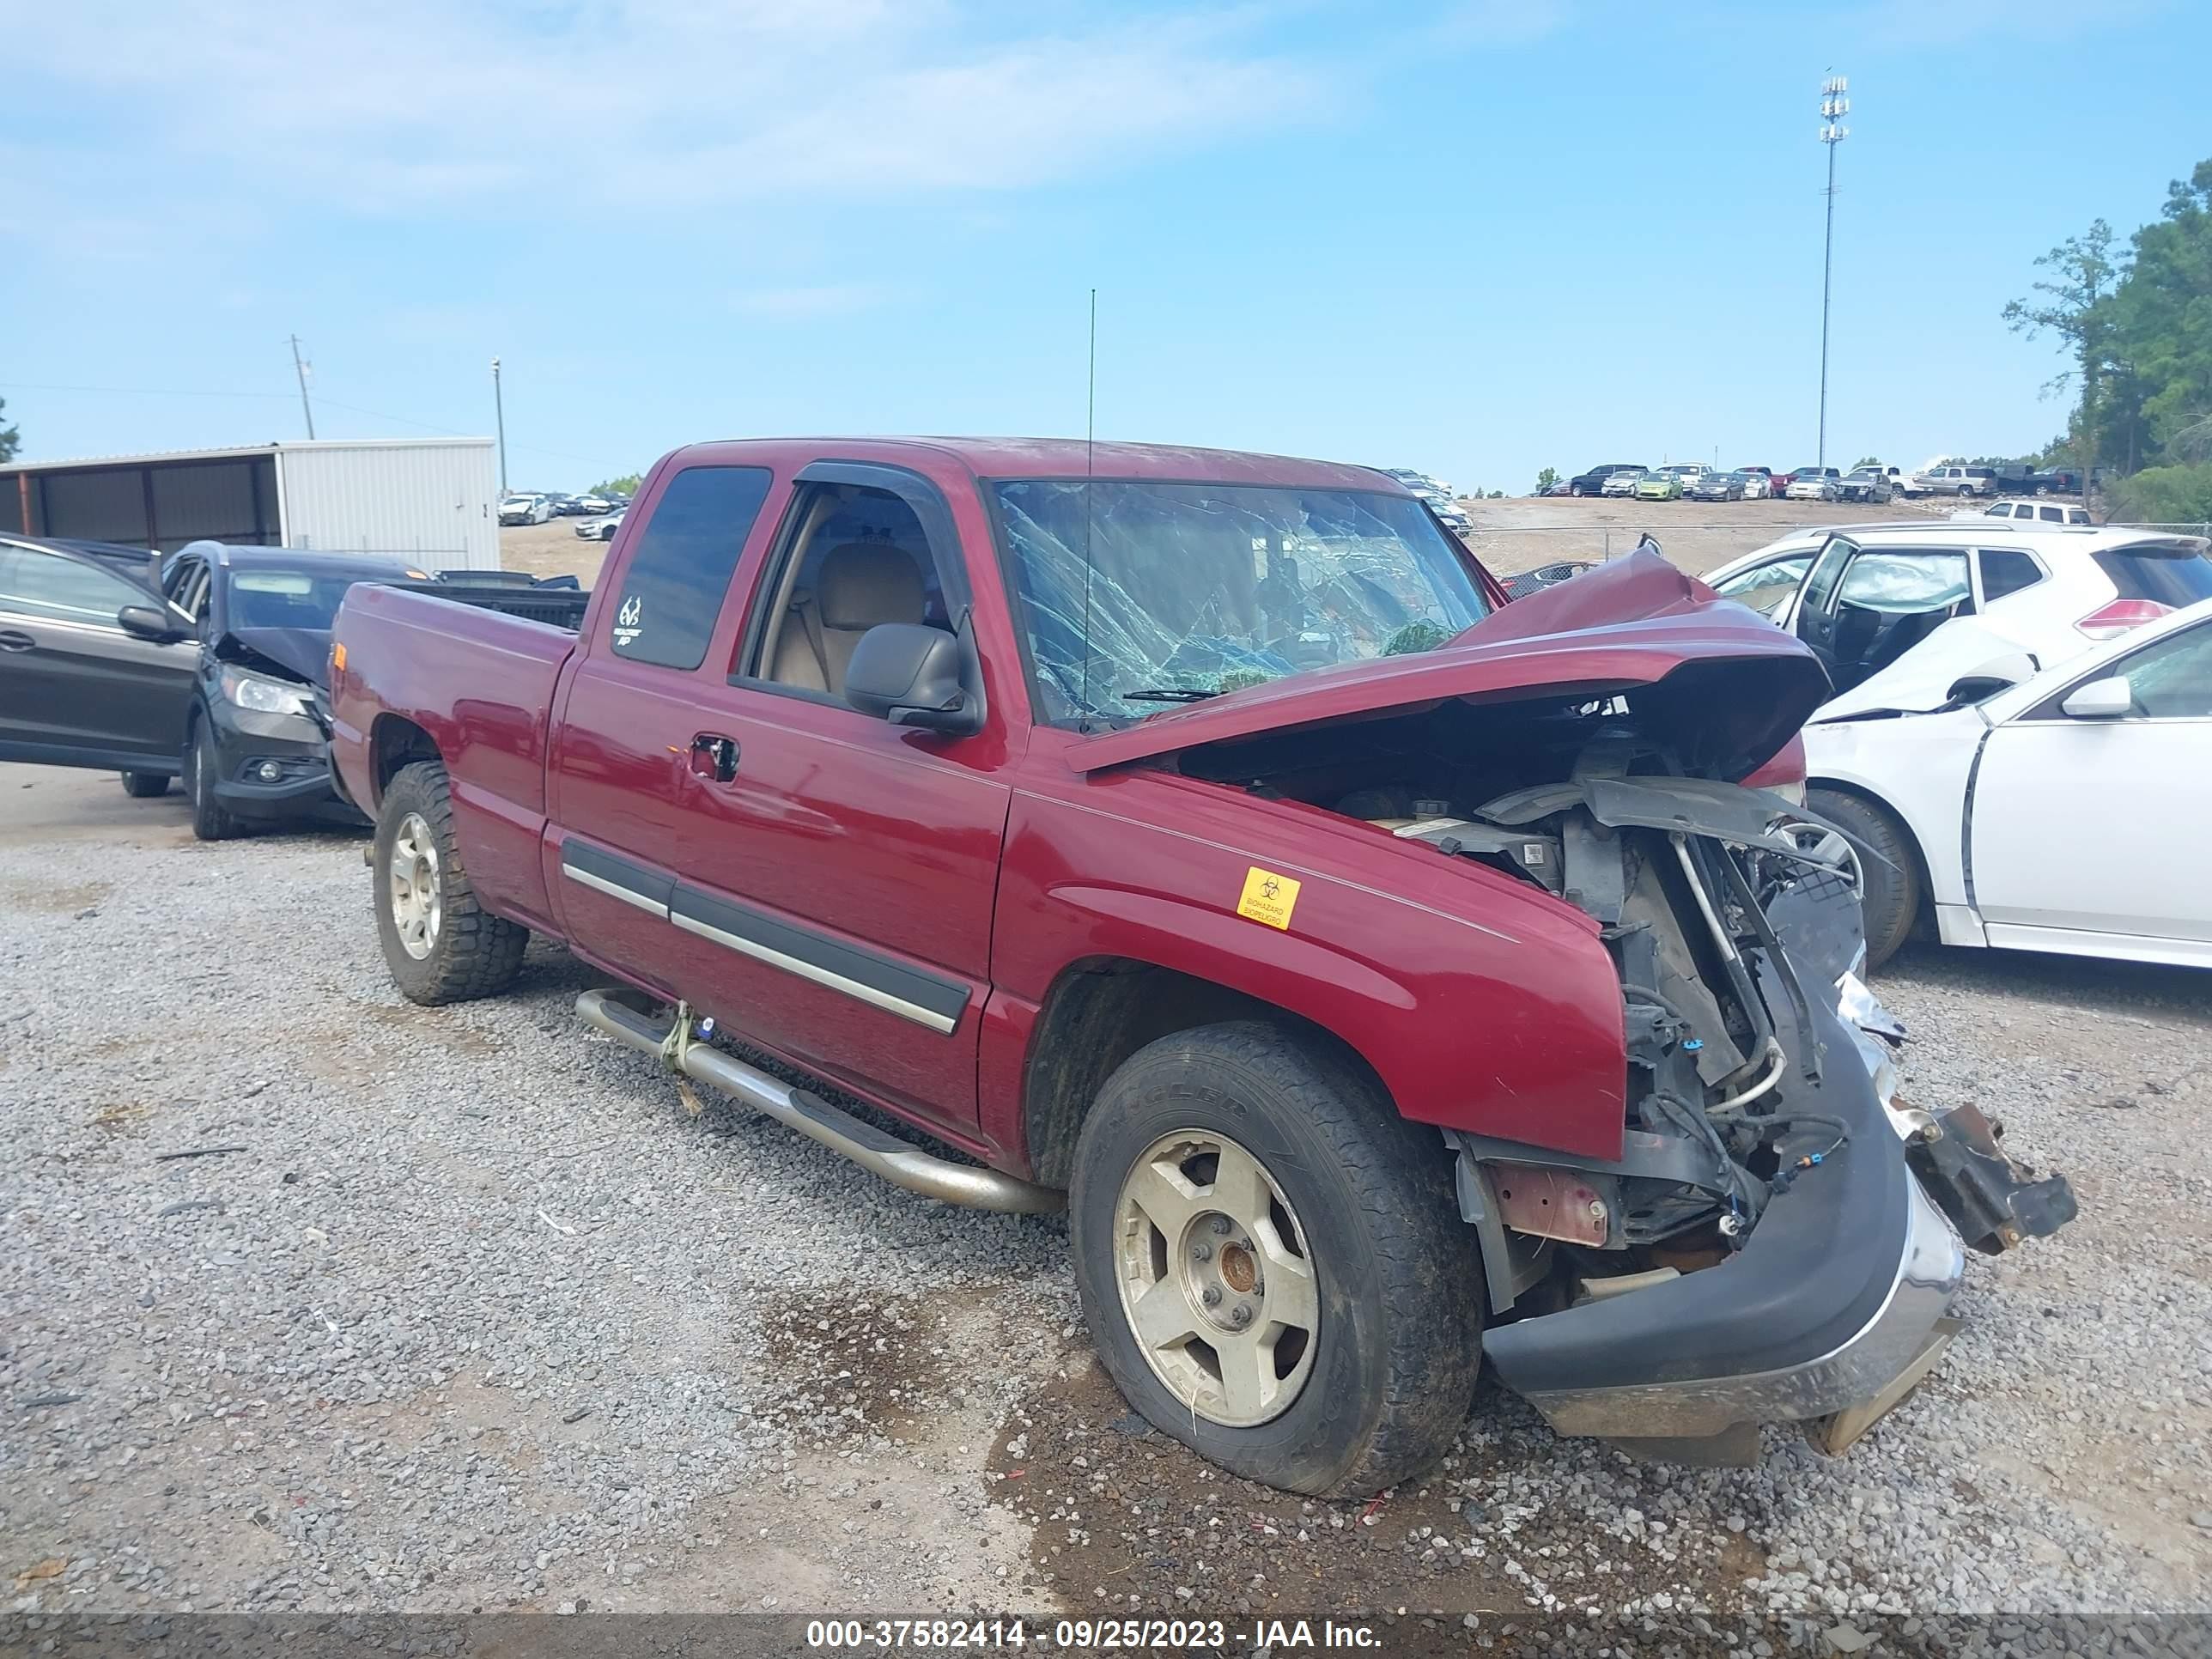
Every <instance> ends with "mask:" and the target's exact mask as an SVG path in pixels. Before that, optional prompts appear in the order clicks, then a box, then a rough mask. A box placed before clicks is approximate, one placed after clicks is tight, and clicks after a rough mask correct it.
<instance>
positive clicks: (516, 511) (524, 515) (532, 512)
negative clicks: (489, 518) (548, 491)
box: [499, 495, 553, 524]
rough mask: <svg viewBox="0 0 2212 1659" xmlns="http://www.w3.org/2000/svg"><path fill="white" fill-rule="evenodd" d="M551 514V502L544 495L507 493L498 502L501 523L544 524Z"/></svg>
mask: <svg viewBox="0 0 2212 1659" xmlns="http://www.w3.org/2000/svg"><path fill="white" fill-rule="evenodd" d="M552 516H553V502H552V501H551V499H550V497H548V496H544V495H509V496H508V497H507V499H506V500H505V501H501V503H500V504H499V521H500V522H501V524H544V522H545V521H546V520H548V519H550V518H551V517H552Z"/></svg>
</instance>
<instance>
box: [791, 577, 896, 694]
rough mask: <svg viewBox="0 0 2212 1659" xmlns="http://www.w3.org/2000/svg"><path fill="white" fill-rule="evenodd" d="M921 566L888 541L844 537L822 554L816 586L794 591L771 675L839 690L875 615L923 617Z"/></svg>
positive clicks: (884, 619) (879, 618)
mask: <svg viewBox="0 0 2212 1659" xmlns="http://www.w3.org/2000/svg"><path fill="white" fill-rule="evenodd" d="M922 604H923V593H922V583H921V567H920V566H919V565H917V564H916V563H915V561H914V556H912V555H911V554H909V553H908V552H907V551H906V550H904V549H902V548H897V547H893V546H891V545H890V544H889V543H887V542H847V543H845V544H842V546H838V547H833V548H831V549H830V550H829V552H827V553H826V554H824V555H823V558H822V568H821V570H820V572H819V573H818V574H817V575H816V577H815V580H814V592H811V593H799V594H795V595H793V599H792V601H791V605H790V608H789V609H788V610H787V611H786V612H785V613H784V618H783V627H782V629H781V631H780V633H779V634H778V635H777V637H776V642H775V664H774V665H773V666H772V668H771V669H770V671H769V678H770V679H772V680H775V681H776V682H777V683H778V684H782V685H799V686H805V688H806V689H807V690H811V691H827V692H828V693H829V695H830V696H843V695H844V690H845V670H846V667H847V666H848V665H849V664H850V663H851V662H852V660H853V649H854V647H855V646H857V645H859V644H860V635H863V634H865V633H866V632H867V631H868V630H869V629H871V628H873V627H875V626H876V625H877V624H878V623H918V622H920V621H921V618H922Z"/></svg>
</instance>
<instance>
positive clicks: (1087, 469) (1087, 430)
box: [1082, 288, 1098, 729]
mask: <svg viewBox="0 0 2212 1659" xmlns="http://www.w3.org/2000/svg"><path fill="white" fill-rule="evenodd" d="M1097 432H1098V290H1097V289H1095V288H1094V289H1091V362H1090V368H1089V370H1088V378H1087V380H1086V382H1085V386H1084V391H1083V697H1082V701H1083V714H1082V720H1083V724H1084V726H1085V728H1086V729H1087V728H1088V727H1089V726H1090V724H1091V449H1092V447H1093V445H1094V444H1096V442H1097Z"/></svg>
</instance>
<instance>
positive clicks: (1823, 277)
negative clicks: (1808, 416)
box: [1813, 75, 1851, 466]
mask: <svg viewBox="0 0 2212 1659" xmlns="http://www.w3.org/2000/svg"><path fill="white" fill-rule="evenodd" d="M1850 84H1851V83H1850V82H1849V81H1847V80H1845V79H1844V77H1843V76H1840V75H1832V76H1829V77H1828V78H1827V79H1826V80H1825V81H1823V82H1820V143H1821V144H1822V145H1823V146H1824V147H1826V149H1827V152H1828V229H1827V234H1826V237H1825V238H1824V239H1823V240H1822V242H1821V245H1820V445H1819V453H1817V454H1816V455H1815V456H1814V462H1813V464H1814V465H1815V466H1826V465H1827V464H1828V290H1829V288H1830V286H1831V285H1832V283H1833V282H1834V279H1835V270H1836V146H1837V145H1838V144H1840V143H1843V142H1844V139H1846V138H1848V137H1850V136H1851V130H1850V128H1849V127H1847V126H1844V125H1840V124H1841V122H1842V120H1843V118H1844V116H1846V115H1848V114H1850V112H1851V100H1850V99H1848V98H1846V97H1844V94H1845V93H1846V92H1848V91H1850Z"/></svg>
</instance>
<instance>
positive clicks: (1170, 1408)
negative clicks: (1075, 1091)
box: [1069, 1022, 1483, 1497]
mask: <svg viewBox="0 0 2212 1659" xmlns="http://www.w3.org/2000/svg"><path fill="white" fill-rule="evenodd" d="M1069 1225H1070V1235H1071V1238H1072V1241H1073V1247H1074V1253H1075V1273H1076V1285H1077V1288H1078V1290H1079V1292H1080V1294H1081V1296H1082V1299H1083V1306H1084V1312H1085V1317H1086V1318H1087V1320H1088V1322H1089V1323H1090V1327H1091V1332H1092V1334H1093V1337H1094V1339H1095V1340H1096V1341H1097V1345H1098V1353H1099V1358H1100V1359H1101V1361H1102V1362H1103V1364H1104V1365H1105V1367H1106V1370H1107V1371H1108V1373H1109V1375H1110V1376H1112V1377H1113V1379H1114V1381H1115V1384H1116V1385H1117V1386H1118V1387H1119V1388H1120V1389H1121V1393H1122V1395H1123V1396H1124V1397H1125V1398H1127V1400H1128V1401H1129V1402H1130V1403H1131V1404H1132V1405H1133V1406H1134V1407H1136V1408H1137V1410H1138V1411H1139V1412H1140V1413H1143V1415H1144V1416H1145V1417H1146V1419H1148V1420H1150V1421H1151V1422H1152V1424H1153V1425H1155V1426H1156V1427H1158V1428H1159V1429H1160V1430H1162V1431H1164V1432H1165V1433H1168V1434H1170V1435H1172V1436H1174V1437H1176V1439H1178V1440H1180V1441H1182V1443H1184V1444H1185V1445H1188V1446H1189V1447H1190V1448H1191V1449H1193V1450H1194V1451H1196V1452H1199V1453H1200V1455H1204V1456H1206V1457H1209V1458H1211V1459H1212V1460H1213V1461H1214V1462H1217V1463H1220V1464H1222V1465H1223V1466H1225V1468H1229V1469H1231V1470H1232V1471H1234V1472H1235V1473H1237V1474H1241V1475H1243V1476H1245V1477H1247V1478H1248V1479H1250V1480H1260V1481H1264V1482H1266V1483H1267V1485H1269V1486H1279V1487H1282V1488H1284V1489H1285V1490H1287V1491H1291V1492H1304V1493H1309V1494H1312V1495H1315V1496H1323V1497H1342V1496H1363V1495H1364V1494H1367V1493H1370V1492H1376V1491H1378V1490H1380V1489H1382V1488H1383V1487H1386V1486H1391V1485H1394V1484H1395V1483H1396V1482H1397V1481H1399V1480H1402V1479H1404V1478H1406V1477H1407V1476H1409V1475H1412V1474H1417V1473H1419V1471H1421V1470H1422V1469H1425V1468H1428V1467H1429V1466H1430V1465H1431V1464H1432V1463H1433V1462H1436V1460H1437V1458H1439V1457H1441V1456H1442V1455H1443V1454H1444V1453H1445V1452H1446V1451H1447V1450H1449V1448H1450V1446H1451V1443H1452V1439H1453V1437H1454V1436H1455V1434H1456V1433H1457V1432H1458V1431H1459V1430H1460V1428H1461V1426H1462V1424H1463V1423H1464V1422H1465V1421H1466V1419H1467V1413H1468V1405H1469V1402H1470V1401H1471V1400H1472V1399H1473V1397H1474V1384H1475V1379H1476V1376H1477V1374H1478V1372H1479V1370H1480V1365H1481V1352H1482V1351H1481V1335H1482V1323H1483V1296H1482V1268H1481V1262H1480V1255H1479V1253H1478V1250H1477V1247H1476V1244H1475V1241H1474V1233H1473V1230H1472V1229H1471V1228H1469V1227H1468V1226H1466V1225H1464V1224H1463V1223H1462V1221H1461V1220H1460V1217H1459V1211H1458V1207H1457V1205H1456V1203H1455V1200H1454V1197H1453V1188H1452V1180H1451V1164H1450V1161H1449V1156H1448V1154H1447V1152H1446V1151H1445V1148H1444V1146H1443V1142H1442V1140H1441V1139H1440V1138H1439V1137H1438V1136H1437V1134H1436V1133H1435V1132H1434V1131H1432V1130H1427V1129H1424V1128H1421V1127H1419V1126H1416V1125H1413V1124H1410V1123H1408V1122H1407V1121H1405V1120H1403V1119H1402V1118H1401V1117H1399V1116H1398V1115H1397V1112H1396V1110H1395V1108H1394V1107H1393V1106H1392V1104H1391V1103H1390V1101H1389V1098H1388V1097H1386V1096H1385V1095H1384V1094H1383V1091H1381V1089H1380V1088H1378V1087H1377V1086H1376V1084H1375V1083H1374V1081H1373V1079H1371V1078H1370V1076H1368V1075H1367V1074H1366V1073H1364V1071H1363V1070H1362V1069H1360V1068H1359V1067H1358V1066H1357V1064H1356V1062H1355V1061H1353V1060H1351V1059H1350V1058H1349V1057H1348V1056H1346V1055H1344V1054H1340V1053H1339V1052H1337V1051H1336V1050H1334V1049H1333V1048H1329V1047H1327V1046H1325V1045H1324V1044H1323V1043H1322V1042H1318V1041H1316V1040H1313V1039H1309V1038H1307V1037H1305V1036H1303V1035H1301V1034H1298V1033H1295V1032H1291V1031H1286V1030H1281V1029H1279V1028H1277V1027H1273V1026H1271V1025H1267V1024H1259V1023H1256V1022H1237V1023H1235V1024H1221V1025H1211V1026H1204V1027H1200V1028H1199V1029H1197V1030H1190V1031H1183V1032H1178V1033H1176V1034H1174V1035H1172V1036H1165V1037H1162V1038H1161V1039H1159V1040H1158V1042H1153V1043H1152V1044H1150V1045H1148V1046H1147V1047H1146V1048H1141V1049H1139V1050H1138V1052H1137V1053H1136V1054H1133V1055H1132V1056H1130V1058H1129V1059H1128V1060H1126V1061H1124V1062H1123V1063H1122V1065H1121V1067H1120V1068H1119V1069H1118V1070H1116V1071H1115V1073H1114V1075H1113V1076H1112V1077H1111V1078H1109V1079H1108V1080H1107V1083H1106V1086H1105V1087H1104V1089H1103V1090H1102V1091H1100V1093H1099V1096H1098V1099H1097V1103H1096V1104H1095V1105H1094V1106H1093V1108H1092V1109H1091V1114H1090V1115H1089V1117H1088V1118H1086V1119H1085V1122H1084V1126H1083V1133H1082V1138H1081V1140H1080V1142H1079V1146H1078V1150H1077V1154H1076V1175H1075V1180H1074V1183H1073V1191H1072V1192H1071V1194H1070V1202H1069Z"/></svg>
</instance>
